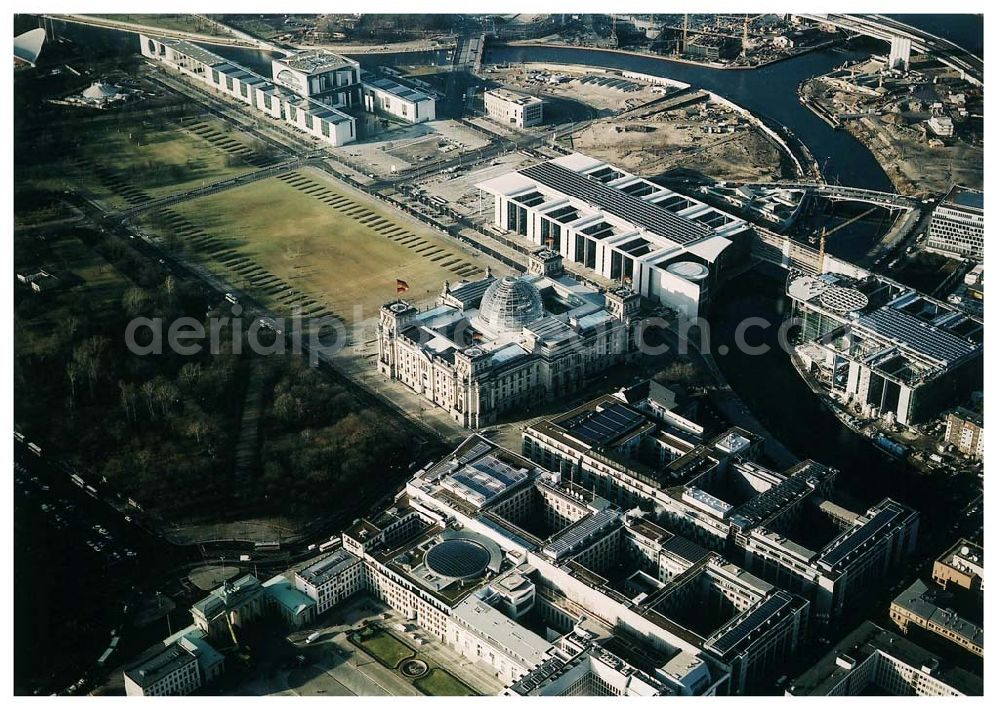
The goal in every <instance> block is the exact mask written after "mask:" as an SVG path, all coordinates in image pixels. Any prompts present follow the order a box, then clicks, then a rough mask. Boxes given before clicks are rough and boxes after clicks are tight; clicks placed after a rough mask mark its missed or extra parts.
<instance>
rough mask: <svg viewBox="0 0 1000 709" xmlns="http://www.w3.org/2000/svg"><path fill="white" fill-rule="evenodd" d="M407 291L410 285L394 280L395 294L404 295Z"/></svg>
mask: <svg viewBox="0 0 1000 709" xmlns="http://www.w3.org/2000/svg"><path fill="white" fill-rule="evenodd" d="M408 290H410V284H409V283H407V282H406V281H404V280H400V279H399V278H397V279H396V293H397V295H398V294H399V293H405V292H406V291H408Z"/></svg>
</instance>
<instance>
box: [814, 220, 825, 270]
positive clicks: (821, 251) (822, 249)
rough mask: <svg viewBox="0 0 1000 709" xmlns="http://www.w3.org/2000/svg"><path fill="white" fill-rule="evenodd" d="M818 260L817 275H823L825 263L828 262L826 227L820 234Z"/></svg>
mask: <svg viewBox="0 0 1000 709" xmlns="http://www.w3.org/2000/svg"><path fill="white" fill-rule="evenodd" d="M816 260H817V261H818V263H817V264H816V273H823V263H824V262H825V261H826V227H823V228H822V229H821V230H820V232H819V256H817V258H816Z"/></svg>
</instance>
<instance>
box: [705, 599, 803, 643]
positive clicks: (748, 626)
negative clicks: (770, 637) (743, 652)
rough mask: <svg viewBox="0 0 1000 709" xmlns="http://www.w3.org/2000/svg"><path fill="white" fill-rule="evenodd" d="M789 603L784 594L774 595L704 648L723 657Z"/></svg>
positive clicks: (789, 600)
mask: <svg viewBox="0 0 1000 709" xmlns="http://www.w3.org/2000/svg"><path fill="white" fill-rule="evenodd" d="M790 602H791V599H790V598H789V597H788V596H787V595H786V594H784V593H776V594H775V595H773V596H771V597H770V598H768V599H767V600H766V601H764V602H763V603H761V604H760V605H759V606H757V607H756V608H755V609H754V610H752V611H750V613H749V614H748V615H747V616H745V617H744V618H743V620H741V621H740V622H738V623H737V624H736V625H734V626H733V627H732V628H730V629H729V630H725V631H723V632H722V633H721V634H720V635H717V636H716V637H714V638H712V639H711V640H709V642H707V643H705V647H707V648H710V649H712V650H715V651H716V652H717V653H719V654H720V655H725V654H726V653H727V652H729V651H730V650H732V649H733V648H734V647H736V646H737V645H738V644H739V643H741V642H743V641H744V640H745V639H746V638H748V637H749V636H750V635H751V634H752V633H753V632H754V631H755V630H756V629H757V628H760V627H762V626H763V625H765V624H766V623H767V621H768V620H770V619H771V618H772V617H773V616H775V615H776V614H778V613H780V612H781V611H782V610H784V608H785V606H787V605H788V604H789V603H790Z"/></svg>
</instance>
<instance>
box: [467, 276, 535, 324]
mask: <svg viewBox="0 0 1000 709" xmlns="http://www.w3.org/2000/svg"><path fill="white" fill-rule="evenodd" d="M543 315H545V311H544V310H543V308H542V295H541V293H539V292H538V289H537V288H535V286H534V285H532V284H531V283H529V282H528V281H526V280H524V279H521V278H515V277H514V276H504V277H503V278H500V279H497V280H496V281H493V283H491V284H490V287H489V288H487V289H486V293H484V294H483V300H482V301H481V302H480V304H479V319H480V320H481V321H482V323H483V324H484V325H485V326H486V327H487V328H489V329H491V330H494V331H496V332H509V331H511V330H520V329H521V328H522V327H524V326H525V325H527V324H528V323H531V322H534V321H535V320H538V318H540V317H542V316H543Z"/></svg>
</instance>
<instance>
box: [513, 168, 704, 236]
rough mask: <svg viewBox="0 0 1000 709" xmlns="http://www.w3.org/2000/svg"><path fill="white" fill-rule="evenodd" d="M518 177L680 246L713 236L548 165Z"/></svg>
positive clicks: (651, 206) (635, 199)
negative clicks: (567, 196)
mask: <svg viewBox="0 0 1000 709" xmlns="http://www.w3.org/2000/svg"><path fill="white" fill-rule="evenodd" d="M521 174H522V175H524V176H525V177H527V178H529V179H532V180H535V181H536V182H540V183H542V184H544V185H546V186H548V187H550V188H552V189H554V190H558V191H560V192H562V193H563V194H567V195H570V196H571V197H576V198H577V199H581V200H584V201H586V202H588V203H590V204H592V205H593V206H594V207H596V208H598V209H600V210H602V211H605V212H607V213H609V214H613V215H615V216H616V217H619V218H620V219H624V220H626V221H629V222H631V223H633V224H636V225H638V226H641V227H644V228H646V229H648V230H649V231H651V232H653V233H654V234H658V235H660V236H662V237H664V238H666V239H670V240H671V241H674V242H677V243H680V244H687V243H689V242H692V241H696V240H698V239H702V238H704V237H706V236H708V235H710V234H711V233H712V232H711V230H710V229H709V228H708V227H706V226H705V225H703V224H698V223H697V222H692V221H690V220H688V219H684V218H682V217H678V216H677V215H676V214H673V213H671V212H669V211H668V210H666V209H662V208H660V207H659V206H657V205H655V204H650V203H649V202H646V201H643V200H641V199H639V198H638V197H633V196H632V195H630V194H626V193H625V192H623V191H621V190H618V189H614V188H613V187H608V186H607V185H605V184H603V183H602V182H599V181H597V180H593V179H590V178H588V177H585V176H583V175H581V174H579V173H576V172H573V171H572V170H567V169H566V168H564V167H561V166H559V165H555V164H553V163H551V162H543V163H540V164H538V165H532V166H531V167H527V168H525V169H524V170H521Z"/></svg>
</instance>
